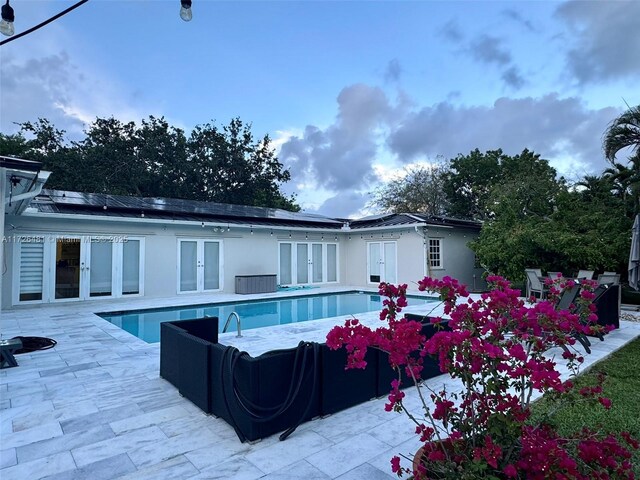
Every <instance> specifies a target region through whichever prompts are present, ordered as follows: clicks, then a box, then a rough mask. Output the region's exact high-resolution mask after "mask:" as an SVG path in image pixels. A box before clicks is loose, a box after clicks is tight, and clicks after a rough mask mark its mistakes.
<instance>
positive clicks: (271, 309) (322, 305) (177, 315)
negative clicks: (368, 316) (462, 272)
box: [98, 292, 436, 343]
mask: <svg viewBox="0 0 640 480" xmlns="http://www.w3.org/2000/svg"><path fill="white" fill-rule="evenodd" d="M382 300H383V297H381V296H380V295H376V294H373V293H365V292H346V293H335V294H323V295H306V296H300V297H288V298H280V299H275V300H274V299H270V300H256V301H250V302H236V303H218V304H211V305H189V306H182V307H169V308H161V309H160V308H158V309H152V310H130V311H126V312H113V313H99V314H98V315H99V316H100V317H102V318H104V319H105V320H108V321H109V322H111V323H113V324H114V325H116V326H118V327H120V328H122V329H123V330H126V331H127V332H129V333H131V334H133V335H135V336H136V337H138V338H141V339H142V340H144V341H145V342H147V343H156V342H159V341H160V323H161V322H168V321H172V320H189V319H193V318H204V317H205V316H207V317H218V318H219V319H220V321H219V328H220V331H222V328H223V327H224V324H225V322H226V320H227V317H228V316H229V315H230V314H231V312H236V313H237V314H238V315H240V318H242V330H243V331H244V330H250V329H253V328H261V327H269V326H272V325H284V324H287V323H297V322H306V321H309V320H318V319H321V318H329V317H337V316H339V315H352V314H353V315H355V314H358V313H364V312H374V311H378V310H380V309H381V308H382ZM407 300H408V302H409V305H412V306H416V305H423V304H426V303H431V302H434V301H436V300H435V299H432V298H426V297H417V296H409V297H408V298H407ZM235 328H236V326H235V319H232V320H231V325H230V326H229V331H235Z"/></svg>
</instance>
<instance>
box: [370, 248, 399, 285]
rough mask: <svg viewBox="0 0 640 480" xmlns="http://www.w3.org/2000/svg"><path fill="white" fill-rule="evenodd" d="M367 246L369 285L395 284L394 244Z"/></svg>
mask: <svg viewBox="0 0 640 480" xmlns="http://www.w3.org/2000/svg"><path fill="white" fill-rule="evenodd" d="M368 245H369V247H368V249H369V252H368V262H367V263H368V266H367V270H368V272H367V273H368V275H367V276H368V281H369V283H380V282H387V283H396V282H397V281H398V278H397V277H398V274H397V260H396V257H397V256H396V242H369V243H368Z"/></svg>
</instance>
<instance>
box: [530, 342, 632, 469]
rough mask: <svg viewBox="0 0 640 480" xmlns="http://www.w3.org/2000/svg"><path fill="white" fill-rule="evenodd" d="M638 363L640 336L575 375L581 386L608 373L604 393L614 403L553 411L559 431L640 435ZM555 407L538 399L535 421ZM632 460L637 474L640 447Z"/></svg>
mask: <svg viewBox="0 0 640 480" xmlns="http://www.w3.org/2000/svg"><path fill="white" fill-rule="evenodd" d="M596 341H598V340H596ZM605 341H606V337H605ZM639 366H640V339H636V340H634V341H633V342H631V343H630V344H628V345H626V346H625V347H623V348H621V349H620V350H618V351H617V352H615V353H613V354H612V355H611V356H610V357H608V358H606V359H605V360H603V361H601V362H599V363H597V364H595V365H594V366H593V367H592V368H591V369H590V370H588V371H587V372H585V373H584V374H582V375H580V376H579V377H578V378H576V380H575V384H576V387H577V388H581V387H584V386H587V385H595V384H596V376H597V374H598V373H599V372H603V373H605V374H606V380H605V383H604V386H603V388H604V393H603V396H604V397H607V398H609V399H611V402H612V404H613V405H612V407H611V409H610V410H608V411H607V410H605V409H604V408H601V407H600V406H599V405H598V406H594V407H592V408H585V405H584V404H581V403H577V404H575V403H574V404H570V405H565V406H563V407H562V408H561V409H560V410H558V412H557V414H556V415H554V421H553V424H554V425H555V426H556V427H557V428H558V431H559V432H560V434H562V435H570V434H571V433H573V432H576V431H580V430H581V429H582V428H583V427H588V428H590V429H593V430H597V431H600V432H606V433H618V432H621V431H628V432H629V433H631V435H633V436H634V437H635V438H636V439H640V371H639V368H638V367H639ZM556 407H557V405H556V404H555V402H554V401H550V400H549V399H547V398H543V399H541V400H540V401H538V402H535V404H534V405H533V418H532V420H533V421H535V419H536V418H540V416H541V415H543V414H544V413H545V412H547V411H548V410H549V409H550V408H556ZM632 463H633V465H634V469H635V473H636V475H640V451H638V450H636V451H635V454H634V457H633V459H632Z"/></svg>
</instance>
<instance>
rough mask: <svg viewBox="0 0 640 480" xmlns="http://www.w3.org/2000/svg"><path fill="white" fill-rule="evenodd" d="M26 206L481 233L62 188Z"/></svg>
mask: <svg viewBox="0 0 640 480" xmlns="http://www.w3.org/2000/svg"><path fill="white" fill-rule="evenodd" d="M30 207H32V208H34V209H35V210H36V211H37V212H39V213H44V214H65V215H90V216H91V215H94V216H96V217H99V216H101V217H121V218H145V219H156V220H167V221H186V222H207V223H221V224H231V225H252V226H256V227H258V226H263V227H303V228H322V229H333V230H338V229H343V226H344V225H345V224H346V223H348V225H349V227H350V228H351V229H353V230H358V229H363V228H383V227H408V226H420V225H422V226H424V225H427V226H428V225H442V226H448V227H461V228H470V229H474V230H480V226H481V224H480V223H478V222H475V221H471V220H461V219H457V218H451V217H441V216H434V215H424V214H419V213H389V214H382V215H373V216H369V217H364V218H361V219H357V220H349V221H347V220H344V219H340V218H331V217H325V216H323V215H317V214H313V213H305V212H289V211H287V210H282V209H279V208H265V207H252V206H247V205H232V204H225V203H214V202H201V201H196V200H183V199H177V198H159V197H152V198H142V197H132V196H125V195H109V194H105V193H81V192H71V191H66V190H42V193H41V194H40V195H38V196H37V197H35V199H33V200H32V201H31V204H30Z"/></svg>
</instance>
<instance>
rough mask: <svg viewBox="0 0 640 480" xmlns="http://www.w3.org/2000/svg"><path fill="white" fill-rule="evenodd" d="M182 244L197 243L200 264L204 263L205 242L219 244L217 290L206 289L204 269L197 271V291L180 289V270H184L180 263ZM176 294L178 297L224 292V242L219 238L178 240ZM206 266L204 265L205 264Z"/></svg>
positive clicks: (185, 238) (186, 238) (197, 258)
mask: <svg viewBox="0 0 640 480" xmlns="http://www.w3.org/2000/svg"><path fill="white" fill-rule="evenodd" d="M182 242H196V261H197V262H198V263H201V262H204V244H205V242H212V243H217V244H218V275H219V288H216V289H208V290H205V289H204V269H199V270H197V271H196V289H195V290H187V291H182V290H181V289H180V269H181V268H182V265H181V261H180V253H181V250H180V245H181V244H182ZM176 247H177V251H176V267H177V268H176V292H177V294H178V295H189V294H194V293H209V292H221V291H223V290H224V241H223V240H222V239H218V238H194V237H184V238H178V239H177V242H176ZM203 265H204V263H203Z"/></svg>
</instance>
